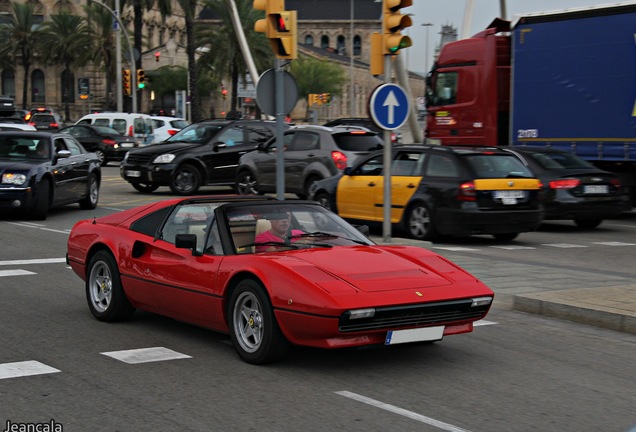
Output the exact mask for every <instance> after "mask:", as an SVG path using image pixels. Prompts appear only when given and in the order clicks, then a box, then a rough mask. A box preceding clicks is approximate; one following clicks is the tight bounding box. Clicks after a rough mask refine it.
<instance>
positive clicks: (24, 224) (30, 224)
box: [9, 222, 71, 234]
mask: <svg viewBox="0 0 636 432" xmlns="http://www.w3.org/2000/svg"><path fill="white" fill-rule="evenodd" d="M9 223H10V224H11V225H17V226H21V227H26V228H35V229H41V230H43V231H51V232H56V233H62V234H69V233H70V232H71V230H57V229H53V228H46V227H45V226H43V225H39V224H33V223H17V222H9Z"/></svg>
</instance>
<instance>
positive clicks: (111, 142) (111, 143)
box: [102, 138, 117, 147]
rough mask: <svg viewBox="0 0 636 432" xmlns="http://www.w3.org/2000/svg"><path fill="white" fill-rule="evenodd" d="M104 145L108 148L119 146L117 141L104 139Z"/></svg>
mask: <svg viewBox="0 0 636 432" xmlns="http://www.w3.org/2000/svg"><path fill="white" fill-rule="evenodd" d="M102 144H104V145H106V146H108V147H116V146H117V141H115V140H112V139H110V138H104V139H103V140H102Z"/></svg>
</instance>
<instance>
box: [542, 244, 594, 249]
mask: <svg viewBox="0 0 636 432" xmlns="http://www.w3.org/2000/svg"><path fill="white" fill-rule="evenodd" d="M541 246H548V247H555V248H563V249H568V248H586V247H589V246H583V245H576V244H569V243H544V244H542V245H541Z"/></svg>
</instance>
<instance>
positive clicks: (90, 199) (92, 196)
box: [79, 173, 99, 210]
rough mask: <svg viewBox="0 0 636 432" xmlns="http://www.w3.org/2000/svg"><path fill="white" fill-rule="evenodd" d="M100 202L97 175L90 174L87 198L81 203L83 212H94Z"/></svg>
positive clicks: (87, 183)
mask: <svg viewBox="0 0 636 432" xmlns="http://www.w3.org/2000/svg"><path fill="white" fill-rule="evenodd" d="M97 201H99V182H98V181H97V176H96V175H95V174H92V173H91V174H89V175H88V180H87V182H86V196H85V197H84V198H82V199H81V200H80V202H79V205H80V208H81V209H82V210H93V209H94V208H95V207H97Z"/></svg>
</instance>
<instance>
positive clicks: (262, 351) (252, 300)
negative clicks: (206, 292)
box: [229, 279, 288, 364]
mask: <svg viewBox="0 0 636 432" xmlns="http://www.w3.org/2000/svg"><path fill="white" fill-rule="evenodd" d="M229 307H230V310H229V327H230V337H231V339H232V343H233V344H234V348H235V349H236V351H237V352H238V354H239V356H241V358H242V359H243V360H244V361H246V362H248V363H252V364H263V363H269V362H271V361H274V360H277V359H279V358H280V357H282V356H283V355H284V353H285V350H286V348H287V345H288V343H287V340H285V337H284V336H283V334H282V332H281V331H280V328H279V327H278V323H277V322H276V318H275V317H274V311H273V309H272V306H271V305H270V302H269V299H268V298H267V296H266V295H265V293H264V290H263V287H262V286H261V285H260V284H259V283H258V282H256V281H254V280H251V279H245V280H243V281H241V282H239V284H238V285H237V286H236V288H235V289H234V291H233V292H232V296H231V298H230V303H229Z"/></svg>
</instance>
